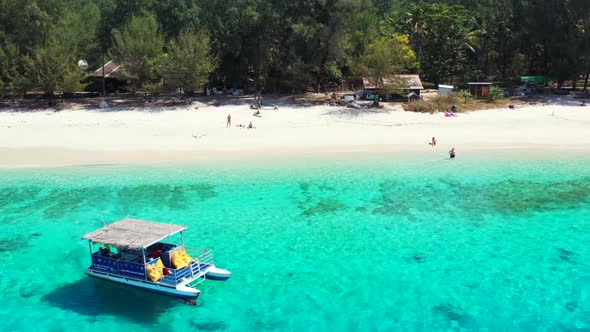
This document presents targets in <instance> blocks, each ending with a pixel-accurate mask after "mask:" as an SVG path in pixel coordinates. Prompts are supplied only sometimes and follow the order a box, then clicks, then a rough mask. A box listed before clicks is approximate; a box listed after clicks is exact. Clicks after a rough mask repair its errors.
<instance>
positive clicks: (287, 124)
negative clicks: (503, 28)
mask: <svg viewBox="0 0 590 332" xmlns="http://www.w3.org/2000/svg"><path fill="white" fill-rule="evenodd" d="M252 113H253V111H252V110H251V109H249V107H248V105H225V106H218V107H214V108H207V109H192V108H181V109H176V110H169V109H165V110H159V111H158V110H153V109H150V110H141V109H139V110H128V111H104V110H66V111H61V112H57V113H53V112H44V111H38V112H30V113H28V112H25V113H23V112H0V156H2V158H1V160H0V168H1V169H6V168H36V167H57V166H73V165H104V164H129V165H165V164H195V163H196V164H200V163H215V162H223V161H234V162H249V161H262V162H266V161H272V160H277V159H278V160H289V159H293V160H298V159H303V160H305V159H310V160H313V159H318V158H319V159H322V158H332V157H335V158H341V157H345V158H344V159H348V158H350V159H355V158H365V157H367V158H370V156H371V155H387V156H389V155H391V156H392V160H396V159H403V158H407V157H412V156H417V157H422V156H426V157H433V156H436V158H446V157H448V155H447V152H448V150H449V149H450V148H451V147H454V148H456V149H457V156H458V158H475V157H477V158H481V157H484V158H485V157H486V156H493V157H494V158H507V157H508V158H517V159H520V158H555V157H557V158H561V157H562V156H569V157H577V156H587V155H588V154H589V152H590V135H589V133H590V107H579V106H573V105H570V104H554V105H543V106H539V105H534V106H526V107H522V108H519V109H517V110H507V109H495V110H485V111H475V112H466V113H459V114H458V116H457V117H453V118H448V117H445V116H444V114H443V113H438V114H424V113H411V112H404V111H402V110H400V109H399V108H395V107H392V108H386V109H383V110H355V109H349V108H342V107H340V108H339V107H332V106H311V107H300V106H299V107H298V106H296V105H283V106H281V108H280V109H279V110H272V109H263V110H262V117H255V116H253V115H252ZM228 114H230V115H231V116H232V126H231V127H230V128H226V126H225V121H226V117H227V115H228ZM249 122H252V123H253V125H254V126H255V127H256V129H245V128H240V127H236V125H237V124H242V125H247V124H248V123H249ZM432 136H435V137H436V139H437V141H438V144H437V146H436V147H434V148H433V147H431V146H429V145H428V142H429V141H430V138H431V137H432Z"/></svg>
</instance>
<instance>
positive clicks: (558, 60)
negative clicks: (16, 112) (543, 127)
mask: <svg viewBox="0 0 590 332" xmlns="http://www.w3.org/2000/svg"><path fill="white" fill-rule="evenodd" d="M0 8H2V10H1V11H0V94H3V95H6V94H8V95H14V94H22V93H24V92H27V91H44V92H47V93H49V94H52V93H62V92H68V91H74V90H78V89H80V88H81V85H80V83H79V82H80V80H81V79H82V78H83V77H84V73H83V72H82V71H81V70H80V69H79V68H78V67H77V65H76V63H77V61H78V60H79V59H84V60H86V61H88V63H89V69H96V68H99V67H100V66H101V65H102V59H103V55H105V54H107V55H110V56H111V57H113V58H116V59H117V60H118V61H119V62H121V63H123V64H124V68H125V73H126V74H127V75H129V77H131V80H132V88H133V89H135V90H150V91H154V90H158V89H161V88H164V87H166V88H178V89H181V90H183V91H185V92H187V93H190V92H193V91H195V90H200V89H201V88H202V87H203V85H204V84H206V83H208V82H209V83H210V84H212V85H214V86H217V87H226V88H232V87H239V88H250V89H264V90H265V91H275V92H292V91H304V90H308V89H313V90H315V91H323V90H324V89H325V88H328V87H333V86H336V85H341V84H343V81H344V80H345V78H347V77H358V76H361V75H362V76H365V75H366V76H372V77H381V76H389V75H391V74H404V73H406V74H407V73H419V74H420V75H421V77H422V78H423V80H424V81H428V82H432V83H434V84H438V83H448V84H452V85H462V84H464V83H465V82H467V81H476V80H477V81H483V80H486V81H501V82H510V81H515V80H517V78H518V77H519V76H521V75H547V76H549V77H551V79H553V80H555V81H557V83H558V86H559V87H561V85H562V84H563V82H565V81H572V82H573V84H574V86H582V85H583V87H584V88H587V85H588V77H590V1H582V0H544V1H532V0H520V1H513V0H481V1H472V0H420V1H414V0H322V1H320V0H306V1H283V0H236V1H224V0H207V1H204V0H169V1H159V0H134V1H117V0H43V1H41V0H19V1H14V0H0ZM107 60H109V58H107ZM171 76H174V77H173V78H174V79H171ZM379 84H381V85H382V86H381V87H380V88H381V89H382V90H385V91H386V92H387V91H394V90H399V89H400V87H401V86H402V85H403V82H398V83H396V82H393V83H389V84H390V86H386V85H387V84H385V83H383V82H379ZM497 96H498V95H493V98H495V97H497Z"/></svg>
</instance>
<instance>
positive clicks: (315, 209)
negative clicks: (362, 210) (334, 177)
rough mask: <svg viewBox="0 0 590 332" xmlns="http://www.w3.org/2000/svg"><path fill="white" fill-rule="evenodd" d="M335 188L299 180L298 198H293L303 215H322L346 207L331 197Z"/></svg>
mask: <svg viewBox="0 0 590 332" xmlns="http://www.w3.org/2000/svg"><path fill="white" fill-rule="evenodd" d="M335 190H336V189H335V188H334V187H332V186H329V185H327V184H323V183H320V184H313V183H310V182H301V183H300V184H299V193H300V198H296V199H295V203H296V204H297V207H298V208H299V209H300V210H302V213H303V215H304V216H314V215H323V214H329V213H334V212H338V211H341V210H344V209H347V208H348V206H346V205H345V204H344V203H342V202H340V201H339V200H337V199H335V198H331V197H325V196H333V195H334V193H333V192H334V191H335Z"/></svg>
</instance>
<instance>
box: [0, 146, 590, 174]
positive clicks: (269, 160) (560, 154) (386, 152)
mask: <svg viewBox="0 0 590 332" xmlns="http://www.w3.org/2000/svg"><path fill="white" fill-rule="evenodd" d="M428 148H430V147H428ZM431 150H432V151H428V150H426V151H425V150H423V149H422V150H421V149H409V148H407V147H399V146H382V147H375V146H370V147H359V148H358V149H344V148H340V149H328V148H325V149H315V150H309V149H290V150H262V151H256V152H254V153H245V152H241V151H188V150H187V151H181V150H178V151H166V152H164V151H82V150H72V149H56V148H31V149H6V148H0V155H2V156H3V158H2V159H3V162H2V164H0V170H2V169H4V170H11V169H12V170H18V169H39V168H65V167H98V166H146V167H152V166H154V167H157V166H183V165H190V166H195V165H207V166H210V165H216V164H220V165H237V166H246V165H251V166H256V165H261V166H264V165H283V164H293V163H314V162H318V163H320V162H322V161H327V160H328V161H338V162H343V163H346V162H352V163H354V162H362V161H363V160H379V161H383V160H389V161H391V162H404V161H408V160H409V161H418V160H424V161H425V162H426V161H432V160H445V159H449V157H448V154H447V151H444V150H441V149H436V150H434V149H431ZM198 154H199V155H198ZM585 158H590V148H586V147H565V148H564V147H563V146H557V145H556V146H542V147H541V146H537V147H531V146H530V147H522V146H514V147H500V148H499V147H491V146H490V147H480V148H479V149H469V148H467V149H461V150H460V151H458V154H457V158H456V160H466V161H473V160H482V161H485V160H506V161H518V160H531V161H535V160H548V159H585Z"/></svg>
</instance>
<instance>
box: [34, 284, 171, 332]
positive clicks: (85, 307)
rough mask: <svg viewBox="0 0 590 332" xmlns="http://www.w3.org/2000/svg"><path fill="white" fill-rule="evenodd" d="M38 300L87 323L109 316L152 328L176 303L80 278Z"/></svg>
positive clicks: (159, 296)
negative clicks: (83, 317)
mask: <svg viewBox="0 0 590 332" xmlns="http://www.w3.org/2000/svg"><path fill="white" fill-rule="evenodd" d="M42 300H43V301H45V302H47V303H49V304H50V305H52V306H55V307H59V308H61V309H63V310H68V311H73V312H76V313H78V314H80V315H85V316H89V319H91V320H96V319H99V318H98V317H97V316H101V315H111V316H117V317H121V318H124V319H127V320H130V321H133V322H136V323H142V324H146V325H152V324H154V323H156V322H157V321H158V318H159V317H160V316H161V315H162V314H164V313H165V312H166V311H167V310H168V309H170V308H171V307H173V306H174V305H176V304H177V303H178V302H177V301H176V300H175V299H173V298H169V297H166V296H162V295H158V294H153V293H149V292H144V291H140V290H136V289H133V288H129V287H124V286H121V285H117V284H113V283H109V282H106V281H102V280H95V279H90V278H84V279H81V280H78V281H76V282H74V283H71V284H68V285H65V286H63V287H60V288H57V289H55V290H54V291H52V292H51V293H48V294H46V295H44V296H43V297H42Z"/></svg>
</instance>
